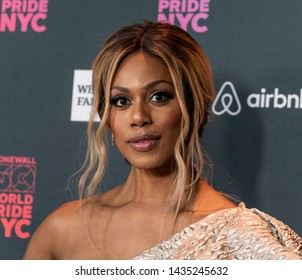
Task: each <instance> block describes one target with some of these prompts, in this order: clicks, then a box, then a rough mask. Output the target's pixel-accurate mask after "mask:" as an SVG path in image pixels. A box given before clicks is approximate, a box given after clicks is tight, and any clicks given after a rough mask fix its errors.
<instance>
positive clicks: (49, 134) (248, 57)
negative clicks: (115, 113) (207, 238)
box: [0, 0, 302, 259]
mask: <svg viewBox="0 0 302 280" xmlns="http://www.w3.org/2000/svg"><path fill="white" fill-rule="evenodd" d="M144 19H149V20H153V21H161V20H164V21H169V22H170V23H173V24H175V25H178V26H181V27H182V28H183V29H185V30H187V31H188V32H189V33H190V34H191V35H192V36H193V37H194V38H195V39H196V40H197V41H198V42H199V43H200V44H201V46H202V47H203V48H204V50H205V52H206V53H207V55H208V57H209V60H210V62H211V64H212V67H213V73H214V77H215V87H216V91H217V97H216V100H215V102H214V103H213V106H212V112H213V116H212V118H211V121H210V123H209V125H208V127H207V129H206V131H205V134H204V137H203V139H202V141H201V142H202V145H203V147H204V150H205V152H206V153H207V155H208V156H209V158H210V159H211V160H212V162H213V164H214V167H213V174H212V179H211V182H212V184H213V185H214V187H215V188H216V189H217V190H219V191H223V192H224V193H226V194H229V195H232V196H234V197H236V198H237V199H239V200H241V201H244V202H245V203H246V205H247V207H250V208H252V207H256V208H259V209H261V210H262V211H265V212H267V213H269V214H270V215H272V216H274V217H276V218H278V219H280V220H282V221H284V222H285V223H287V224H288V225H289V226H290V227H292V228H293V229H294V230H295V231H296V232H297V233H298V234H300V235H302V218H301V217H302V202H301V201H302V52H301V50H302V36H301V30H302V2H301V1H300V0H291V1H288V0H278V1H275V0H266V1H263V0H253V1H250V0H228V1H222V0H72V1H70V0H0V133H1V140H0V259H21V258H22V256H23V254H24V250H25V248H26V246H27V244H28V242H29V239H30V237H31V236H32V234H33V232H34V231H35V229H36V228H37V226H38V225H39V224H40V223H41V221H42V220H43V219H44V218H45V217H46V216H47V215H48V214H49V213H50V212H51V211H53V210H54V209H55V208H57V207H58V206H59V205H60V204H62V203H64V202H66V201H69V200H73V199H76V198H77V196H76V195H77V192H76V184H75V182H76V180H74V179H72V178H73V177H72V175H73V174H74V173H75V172H76V171H77V170H78V169H79V168H80V166H81V164H82V162H83V159H84V155H85V145H86V136H85V133H86V124H87V119H88V115H89V110H90V105H91V101H92V90H91V83H90V77H91V70H90V69H91V64H92V62H93V59H94V57H95V56H96V55H97V53H98V52H99V50H100V48H101V46H102V44H103V42H104V40H105V39H106V38H107V37H108V36H109V35H111V34H112V33H113V32H114V31H116V30H117V29H118V28H120V27H121V26H123V25H125V24H131V23H135V22H138V21H142V20H144ZM110 149H111V150H110V158H109V167H108V173H107V174H106V177H105V186H106V188H107V189H110V188H112V187H114V186H115V185H116V184H118V183H120V182H122V181H123V180H124V179H125V178H126V176H127V172H128V170H129V166H128V165H127V164H126V163H125V162H124V160H123V159H122V158H121V156H120V154H119V152H118V151H117V150H116V148H115V147H110Z"/></svg>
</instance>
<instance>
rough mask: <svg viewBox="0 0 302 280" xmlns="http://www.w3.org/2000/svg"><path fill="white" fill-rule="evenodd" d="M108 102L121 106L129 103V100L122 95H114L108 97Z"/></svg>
mask: <svg viewBox="0 0 302 280" xmlns="http://www.w3.org/2000/svg"><path fill="white" fill-rule="evenodd" d="M110 104H111V105H113V106H115V107H119V108H123V107H126V106H128V105H130V104H131V102H130V100H129V99H128V98H127V97H125V96H123V95H116V96H112V97H111V98H110Z"/></svg>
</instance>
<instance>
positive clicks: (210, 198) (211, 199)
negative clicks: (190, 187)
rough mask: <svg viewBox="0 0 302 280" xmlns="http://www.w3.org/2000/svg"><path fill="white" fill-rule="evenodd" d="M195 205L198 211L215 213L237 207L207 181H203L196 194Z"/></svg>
mask: <svg viewBox="0 0 302 280" xmlns="http://www.w3.org/2000/svg"><path fill="white" fill-rule="evenodd" d="M194 207H195V209H196V210H197V211H199V210H200V211H201V212H205V213H209V214H210V213H213V212H216V211H219V210H223V209H228V208H234V207H237V205H236V204H235V203H233V202H232V201H231V200H230V199H229V198H227V196H225V195H224V194H222V193H220V192H219V191H217V190H215V189H214V188H213V187H212V186H210V185H209V184H208V183H207V182H206V181H202V182H201V184H200V186H199V190H198V193H197V196H196V201H195V204H194Z"/></svg>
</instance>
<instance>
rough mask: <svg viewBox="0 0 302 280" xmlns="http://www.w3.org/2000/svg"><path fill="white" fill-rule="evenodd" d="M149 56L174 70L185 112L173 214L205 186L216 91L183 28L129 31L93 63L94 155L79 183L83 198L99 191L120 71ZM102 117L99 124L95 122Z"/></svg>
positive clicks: (147, 25)
mask: <svg viewBox="0 0 302 280" xmlns="http://www.w3.org/2000/svg"><path fill="white" fill-rule="evenodd" d="M137 52H144V53H146V54H150V55H152V56H156V57H157V58H159V59H161V60H162V61H163V62H164V63H165V64H166V65H167V67H168V69H169V71H170V75H171V77H172V80H173V84H174V87H175V92H176V96H177V99H178V101H179V104H180V108H181V112H182V120H181V133H180V135H179V137H178V140H177V142H176V145H175V149H174V155H175V165H176V172H175V173H176V175H175V181H174V186H173V188H172V191H171V193H170V197H169V199H168V201H169V207H168V208H169V209H174V210H176V212H178V211H180V210H182V209H184V208H185V207H186V206H189V205H190V203H191V202H192V200H193V199H194V194H195V189H196V188H195V186H196V185H197V183H198V182H199V181H200V179H201V176H202V173H203V167H204V156H203V152H202V148H201V146H200V137H201V135H202V132H203V129H204V126H205V124H206V123H207V121H208V118H209V105H210V103H211V102H212V101H213V99H214V95H215V90H214V85H213V77H212V71H211V67H210V65H209V63H208V60H207V58H206V56H205V53H204V52H203V50H202V49H201V47H200V46H199V44H198V43H197V42H196V41H195V39H193V37H191V36H190V35H189V34H188V33H187V32H185V31H184V30H183V29H181V28H179V27H177V26H174V25H171V24H168V23H159V22H157V23H155V22H150V21H144V22H143V23H137V24H133V25H129V26H125V27H123V28H121V29H120V30H118V31H117V32H116V33H114V34H113V35H112V36H111V37H110V38H109V39H108V40H107V41H106V42H105V44H104V46H103V48H102V50H101V51H100V53H99V54H98V55H97V57H96V59H95V61H94V63H93V69H92V70H93V74H92V87H93V105H92V111H91V116H90V120H89V123H88V131H87V134H88V150H87V156H86V160H85V164H84V165H83V174H82V176H81V177H80V181H79V192H80V198H81V199H82V198H84V197H91V196H93V195H95V194H96V193H97V192H98V191H99V186H100V184H101V181H102V178H103V176H104V173H105V171H106V166H107V144H108V143H107V142H108V141H107V140H106V132H107V130H108V129H109V127H108V118H109V114H110V101H109V98H110V90H111V86H112V81H113V79H114V76H115V73H116V72H117V69H118V67H119V65H120V63H121V61H123V59H125V58H126V57H127V56H128V55H130V54H133V53H137ZM97 115H98V116H99V117H100V119H101V121H100V124H99V125H96V123H95V117H96V116H97Z"/></svg>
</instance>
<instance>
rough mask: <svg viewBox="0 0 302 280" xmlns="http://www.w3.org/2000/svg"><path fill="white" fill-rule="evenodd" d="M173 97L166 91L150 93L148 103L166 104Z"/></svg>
mask: <svg viewBox="0 0 302 280" xmlns="http://www.w3.org/2000/svg"><path fill="white" fill-rule="evenodd" d="M173 98H174V95H173V94H172V93H170V92H167V91H162V90H159V91H156V92H154V93H152V95H151V98H150V102H152V103H167V102H168V101H169V100H170V99H173Z"/></svg>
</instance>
